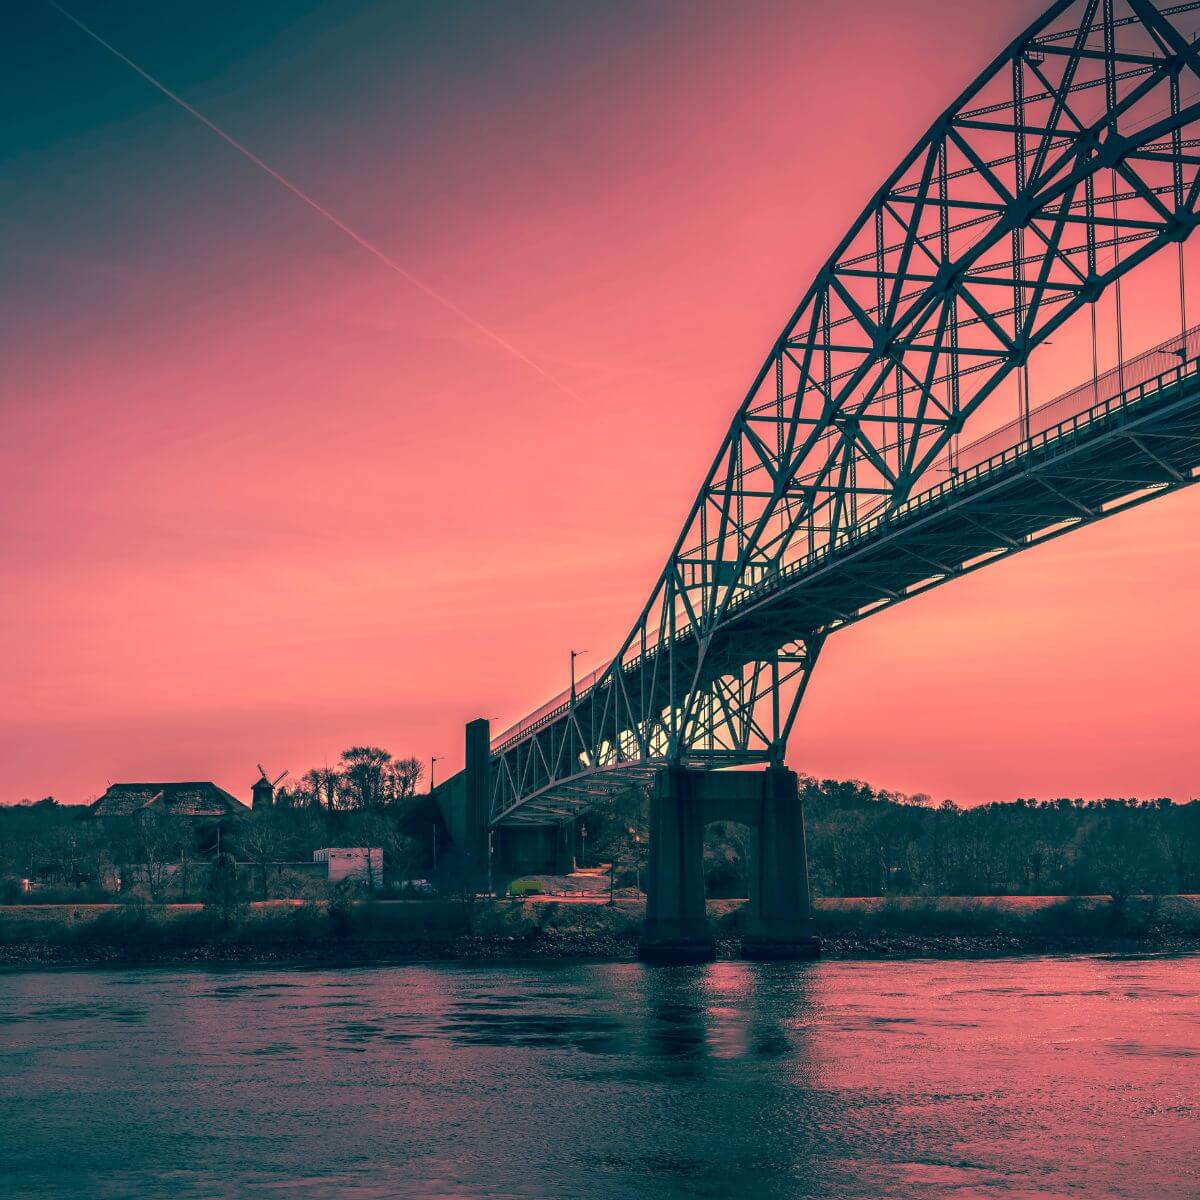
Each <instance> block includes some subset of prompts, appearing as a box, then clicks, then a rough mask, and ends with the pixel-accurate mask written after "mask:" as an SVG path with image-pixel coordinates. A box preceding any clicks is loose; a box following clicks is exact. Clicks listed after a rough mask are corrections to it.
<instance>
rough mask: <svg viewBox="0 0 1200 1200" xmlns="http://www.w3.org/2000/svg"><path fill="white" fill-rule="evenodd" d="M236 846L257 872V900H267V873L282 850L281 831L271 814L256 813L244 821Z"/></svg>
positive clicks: (282, 839) (239, 830)
mask: <svg viewBox="0 0 1200 1200" xmlns="http://www.w3.org/2000/svg"><path fill="white" fill-rule="evenodd" d="M237 841H238V845H239V846H240V847H241V849H242V853H243V854H245V855H246V857H247V858H248V859H249V860H250V861H251V862H252V863H253V864H254V866H255V868H256V869H257V872H258V892H259V899H260V900H265V899H267V872H268V870H269V869H270V867H271V864H272V863H275V862H277V861H278V859H279V854H280V851H281V850H282V849H283V845H284V837H283V830H282V829H281V828H280V824H279V821H278V820H277V819H276V816H275V814H274V813H273V812H258V813H254V814H252V815H251V816H248V817H246V818H245V819H244V821H243V822H242V823H241V825H240V826H239V828H238V833H237Z"/></svg>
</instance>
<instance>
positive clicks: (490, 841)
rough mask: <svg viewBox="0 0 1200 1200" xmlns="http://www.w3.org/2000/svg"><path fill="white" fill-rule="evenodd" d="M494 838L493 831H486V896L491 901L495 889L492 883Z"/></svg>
mask: <svg viewBox="0 0 1200 1200" xmlns="http://www.w3.org/2000/svg"><path fill="white" fill-rule="evenodd" d="M495 836H496V831H495V830H494V829H489V830H488V895H489V896H491V897H492V899H493V900H494V899H495V898H496V888H495V886H494V885H493V883H492V856H493V854H494V853H495V842H494V839H495Z"/></svg>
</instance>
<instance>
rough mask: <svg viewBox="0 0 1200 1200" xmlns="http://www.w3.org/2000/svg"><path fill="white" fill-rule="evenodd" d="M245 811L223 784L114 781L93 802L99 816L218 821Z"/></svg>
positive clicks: (93, 811)
mask: <svg viewBox="0 0 1200 1200" xmlns="http://www.w3.org/2000/svg"><path fill="white" fill-rule="evenodd" d="M246 811H247V806H246V805H245V804H243V803H242V802H241V801H240V800H239V799H238V798H237V797H236V796H233V795H231V794H230V793H229V792H227V791H226V790H225V789H224V788H219V787H217V785H216V784H215V783H210V782H208V781H204V782H200V783H114V784H113V785H112V786H111V787H110V788H109V789H108V791H107V792H105V793H104V795H103V796H101V797H100V799H99V800H97V801H96V803H95V804H93V805H92V808H91V815H92V816H93V817H99V818H113V817H137V816H139V815H140V814H145V813H152V812H153V813H163V814H165V815H167V816H172V817H183V818H185V819H186V820H189V821H195V822H201V821H203V822H209V821H220V820H222V819H223V818H225V817H233V816H237V815H238V814H239V813H244V812H246Z"/></svg>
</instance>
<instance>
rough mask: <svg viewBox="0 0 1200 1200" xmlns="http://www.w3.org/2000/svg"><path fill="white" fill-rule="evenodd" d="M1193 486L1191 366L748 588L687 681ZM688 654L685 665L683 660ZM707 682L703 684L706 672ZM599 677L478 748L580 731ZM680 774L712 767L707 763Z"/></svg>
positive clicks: (616, 768)
mask: <svg viewBox="0 0 1200 1200" xmlns="http://www.w3.org/2000/svg"><path fill="white" fill-rule="evenodd" d="M1198 478H1200V359H1198V358H1190V359H1188V360H1187V361H1186V362H1182V363H1181V364H1180V365H1179V366H1178V367H1175V368H1172V369H1170V370H1168V371H1166V372H1165V373H1162V374H1160V375H1157V376H1155V377H1154V378H1151V379H1149V380H1147V381H1145V382H1143V383H1139V384H1138V385H1136V386H1134V387H1130V388H1128V389H1126V390H1125V391H1124V392H1121V393H1119V394H1117V395H1116V396H1114V397H1112V398H1111V399H1106V400H1103V401H1101V402H1100V403H1099V404H1095V405H1093V406H1092V407H1090V408H1087V409H1084V410H1083V411H1081V412H1078V413H1076V414H1074V415H1072V416H1070V417H1068V418H1067V419H1065V420H1063V421H1061V422H1059V423H1058V424H1055V425H1053V426H1051V427H1050V428H1047V429H1045V430H1043V431H1042V432H1039V433H1037V434H1036V435H1034V436H1033V437H1031V438H1028V439H1026V440H1024V441H1022V442H1019V443H1018V444H1016V445H1014V446H1011V447H1010V448H1008V449H1006V450H1004V451H1002V452H1000V453H997V454H994V455H993V456H991V457H989V458H987V459H986V460H985V461H982V462H979V463H978V464H976V465H974V466H972V467H970V468H969V469H968V470H965V471H963V472H962V473H960V474H958V475H957V476H955V477H953V478H949V479H947V480H946V481H945V482H942V483H940V484H938V485H937V486H936V487H933V488H930V489H929V490H927V491H923V492H921V493H919V494H917V495H915V496H913V497H911V498H910V499H909V500H908V501H907V502H905V503H903V504H901V505H899V506H897V507H895V508H893V509H890V510H888V511H886V512H883V513H880V514H879V515H877V516H875V517H874V518H873V519H870V520H867V521H866V522H864V523H863V524H861V525H860V526H859V527H857V528H855V529H853V530H852V531H850V532H848V533H847V534H846V535H845V536H843V537H841V538H839V539H838V541H837V542H836V543H835V544H832V545H828V546H826V547H823V548H822V549H820V550H819V551H817V552H815V553H813V554H811V555H808V556H806V557H805V558H803V559H800V560H798V561H796V562H794V563H791V564H789V565H788V566H786V567H785V568H784V569H783V570H781V571H780V572H778V573H777V574H776V575H775V576H773V577H769V578H767V579H765V580H763V581H761V582H760V583H759V584H758V585H757V586H756V587H754V588H751V589H748V590H747V591H745V592H744V593H743V594H742V595H741V596H739V597H738V598H737V599H736V600H735V601H734V602H732V603H731V605H730V607H729V609H728V610H727V613H726V617H725V620H724V622H723V623H722V626H721V629H720V631H719V634H718V635H717V636H718V637H719V638H720V640H721V645H720V646H719V648H716V649H717V652H716V653H713V651H712V650H710V653H709V657H708V658H707V659H706V662H705V669H704V671H702V672H701V682H703V680H704V679H705V678H707V677H710V676H711V675H714V674H723V673H726V672H729V671H732V670H734V669H736V668H737V667H739V666H740V665H741V664H743V663H745V662H749V661H752V660H753V659H755V658H756V656H759V655H761V654H762V653H764V652H769V651H771V650H774V649H775V648H776V647H777V646H779V645H780V644H781V643H782V642H784V641H787V640H789V639H792V638H796V637H798V636H800V635H806V634H810V633H812V632H814V631H823V632H825V633H830V632H833V631H836V630H838V629H842V628H845V627H846V626H848V625H850V624H853V623H854V622H856V621H859V620H862V619H863V618H864V617H866V616H869V615H870V614H872V613H874V612H878V611H879V610H881V609H883V608H886V607H888V606H890V605H893V604H896V603H899V602H900V601H902V600H906V599H908V598H910V597H912V596H916V595H920V594H921V593H922V592H925V591H928V590H929V589H930V588H933V587H937V586H938V585H939V584H942V583H946V582H948V581H949V580H951V579H955V578H958V577H959V576H962V575H965V574H967V573H968V572H971V571H975V570H978V569H979V568H980V567H983V566H986V565H988V564H989V563H992V562H995V561H997V560H999V559H1002V558H1005V557H1007V556H1009V555H1011V554H1014V553H1017V552H1018V551H1021V550H1025V549H1028V548H1029V547H1031V546H1037V545H1040V544H1041V543H1043V542H1046V541H1049V540H1051V539H1052V538H1055V537H1058V536H1060V535H1062V534H1064V533H1067V532H1069V531H1071V530H1073V529H1077V528H1079V527H1080V526H1083V525H1087V524H1090V523H1092V522H1094V521H1097V520H1101V519H1102V518H1104V517H1107V516H1111V515H1112V514H1114V513H1117V512H1121V511H1124V510H1125V509H1127V508H1131V507H1133V506H1135V505H1137V504H1141V503H1143V502H1145V501H1147V500H1150V499H1153V498H1155V497H1157V496H1160V495H1163V494H1164V493H1167V492H1171V491H1174V490H1176V489H1178V488H1181V487H1184V486H1186V485H1188V484H1190V483H1194V482H1196V480H1197V479H1198ZM675 642H676V644H675V663H674V670H675V672H676V673H677V674H679V675H680V677H681V678H687V677H690V672H691V671H692V670H693V669H694V665H695V659H696V644H697V643H696V639H695V637H694V635H693V634H691V633H690V632H688V631H683V632H680V633H678V634H677V635H676V639H675ZM661 649H662V647H661V645H660V646H659V647H654V648H651V649H650V650H649V651H647V653H646V654H645V655H642V656H640V657H639V658H637V659H635V660H633V661H631V662H628V663H626V664H625V665H624V667H623V670H622V677H623V684H624V687H625V688H626V689H628V690H629V691H630V692H635V691H637V690H638V689H641V688H648V689H651V697H652V699H653V701H654V702H658V701H659V700H661V702H662V705H663V706H664V707H665V706H666V705H667V704H669V702H670V696H671V694H672V693H671V683H670V681H669V680H668V679H667V678H666V677H665V673H664V672H661V671H658V672H656V671H655V670H654V665H655V658H656V657H657V655H658V654H659V653H660V652H661ZM689 655H691V658H690V659H689V657H688V656H689ZM706 672H707V674H706ZM611 686H612V677H611V676H602V677H601V680H600V682H599V684H598V685H595V686H592V687H590V688H589V689H587V690H585V691H581V692H580V693H579V694H578V695H577V697H576V699H575V701H574V702H573V703H571V702H569V701H568V702H567V703H564V704H562V705H560V706H558V707H556V708H554V709H552V710H551V711H549V712H546V713H544V714H543V715H541V716H540V717H538V719H536V720H534V721H532V722H529V723H526V724H525V725H523V726H521V727H518V730H517V732H515V733H514V734H512V735H510V736H506V737H503V738H502V739H500V740H498V741H497V742H496V743H493V745H492V756H493V761H495V759H496V756H498V755H507V754H512V753H513V752H514V750H519V748H520V746H521V745H522V743H526V742H528V741H529V740H530V739H531V738H533V737H534V735H535V734H538V733H540V732H543V731H545V730H546V729H547V727H549V726H552V725H554V724H556V723H565V722H568V721H572V720H573V721H575V722H576V723H577V724H578V727H579V728H581V729H584V730H586V729H587V728H588V727H589V724H590V722H591V721H592V720H594V719H596V717H595V714H596V713H597V712H602V711H604V706H605V704H606V701H607V700H608V697H607V696H606V695H605V693H606V691H607V689H608V688H610V687H611ZM663 765H664V763H663V761H662V760H655V759H647V758H629V759H623V760H619V761H616V762H614V763H611V764H608V765H604V766H593V767H586V766H585V767H583V768H582V769H580V770H578V771H576V772H575V773H574V774H571V775H567V776H564V777H562V778H557V779H549V780H546V781H545V782H544V783H543V784H542V786H540V787H537V788H536V789H532V790H530V791H529V792H528V794H525V795H518V796H516V797H514V798H513V799H512V802H511V803H509V804H508V806H507V807H506V808H504V809H502V810H500V811H496V810H495V809H493V812H492V815H491V825H492V826H493V827H505V826H508V827H511V826H527V825H543V826H544V825H549V824H555V823H558V822H561V821H563V820H566V819H569V818H570V817H572V816H575V815H578V813H580V812H582V811H584V810H585V809H586V808H587V807H589V806H590V805H591V804H592V803H594V802H595V801H596V799H597V798H598V797H599V796H601V795H604V794H606V793H611V792H613V791H616V790H620V789H623V788H626V787H628V786H629V785H630V784H634V783H639V782H643V781H645V780H647V779H649V778H650V777H651V776H652V775H653V774H654V773H655V772H656V771H657V770H658V769H659V768H660V767H662V766H663ZM682 765H685V766H687V765H694V766H697V765H703V766H709V767H711V766H714V765H716V766H719V765H721V764H720V763H719V762H715V763H714V761H713V760H712V759H707V760H705V762H704V763H702V764H701V763H692V764H689V763H688V762H687V760H686V759H685V760H684V763H683V764H682Z"/></svg>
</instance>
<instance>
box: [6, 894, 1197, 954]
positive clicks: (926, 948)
mask: <svg viewBox="0 0 1200 1200" xmlns="http://www.w3.org/2000/svg"><path fill="white" fill-rule="evenodd" d="M643 914H644V908H643V905H642V904H641V903H640V902H638V901H633V900H622V901H618V903H617V904H616V905H612V906H610V905H607V904H581V903H577V902H555V901H545V900H542V901H535V900H529V901H517V902H513V901H498V902H489V901H477V902H475V903H473V904H466V903H463V902H460V901H454V900H416V901H379V902H372V901H359V902H355V903H350V904H341V905H332V906H331V905H328V904H325V903H315V902H301V901H287V900H278V901H268V902H265V903H261V904H250V905H244V906H241V907H239V908H238V909H236V910H234V911H231V912H227V913H224V914H219V913H216V912H214V911H213V910H211V909H206V908H204V907H203V906H201V905H198V904H171V905H149V904H74V905H72V904H64V905H59V904H55V905H33V904H30V905H12V906H7V907H0V964H6V965H9V966H20V965H39V964H45V963H87V962H193V961H234V962H239V961H268V962H278V961H314V962H315V961H339V960H349V961H392V960H399V959H405V958H436V957H453V958H501V957H578V956H582V957H593V958H628V957H631V956H632V954H633V952H634V949H635V947H636V943H637V936H638V932H639V930H640V927H641V923H642V917H643ZM744 916H745V912H744V902H742V901H737V900H724V901H712V902H710V904H709V919H710V923H711V925H712V927H713V932H714V934H715V936H716V937H717V939H718V943H719V945H720V946H721V947H722V949H723V950H724V951H727V952H730V953H735V952H736V948H737V939H738V937H739V935H740V932H741V928H742V923H743V919H744ZM815 923H816V926H817V932H818V933H820V934H821V936H822V938H823V939H824V941H825V950H826V953H827V954H828V955H830V956H833V957H873V956H905V955H930V954H946V955H970V954H1013V953H1038V952H1070V951H1085V950H1184V951H1187V950H1200V896H1169V897H1162V898H1158V897H1135V898H1131V899H1129V900H1127V901H1125V902H1124V903H1123V904H1115V903H1114V902H1113V901H1111V900H1110V899H1107V898H1100V897H1083V898H1070V899H1064V898H1059V897H1025V896H1021V897H986V898H977V897H938V898H928V897H897V898H890V899H825V900H819V901H818V902H817V905H816V913H815Z"/></svg>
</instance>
